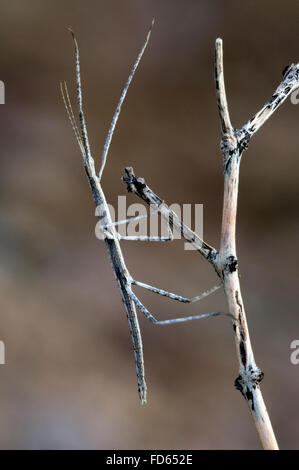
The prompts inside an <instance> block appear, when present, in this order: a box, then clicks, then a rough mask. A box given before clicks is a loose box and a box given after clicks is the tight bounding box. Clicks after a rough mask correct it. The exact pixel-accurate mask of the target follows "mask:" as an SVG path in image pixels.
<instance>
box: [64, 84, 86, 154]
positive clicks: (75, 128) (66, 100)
mask: <svg viewBox="0 0 299 470" xmlns="http://www.w3.org/2000/svg"><path fill="white" fill-rule="evenodd" d="M60 91H61V95H62V99H63V103H64V106H65V109H66V112H67V115H68V117H69V120H70V123H71V125H72V128H73V131H74V134H75V136H76V140H77V142H78V145H79V147H80V150H81V152H82V155H83V158H86V156H85V150H84V147H83V143H82V138H81V135H80V132H79V129H78V126H77V123H76V119H75V116H74V112H73V108H72V104H71V101H70V97H69V93H68V89H67V84H66V82H63V83H62V82H60Z"/></svg>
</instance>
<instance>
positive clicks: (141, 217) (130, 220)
mask: <svg viewBox="0 0 299 470" xmlns="http://www.w3.org/2000/svg"><path fill="white" fill-rule="evenodd" d="M151 215H152V214H144V215H138V216H137V217H130V218H129V219H124V220H118V221H117V222H112V223H111V224H105V225H103V229H104V230H105V229H106V228H109V227H116V226H117V225H122V224H126V223H128V222H133V221H134V220H140V219H146V218H147V217H150V216H151Z"/></svg>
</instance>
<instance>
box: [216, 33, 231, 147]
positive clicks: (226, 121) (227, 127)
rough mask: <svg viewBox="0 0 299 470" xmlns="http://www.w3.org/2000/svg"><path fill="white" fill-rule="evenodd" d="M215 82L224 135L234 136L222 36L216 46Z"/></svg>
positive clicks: (217, 40)
mask: <svg viewBox="0 0 299 470" xmlns="http://www.w3.org/2000/svg"><path fill="white" fill-rule="evenodd" d="M215 84H216V98H217V105H218V110H219V118H220V123H221V132H222V137H223V138H224V137H226V138H227V137H233V135H234V130H233V127H232V125H231V122H230V117H229V111H228V105H227V100H226V92H225V84H224V72H223V45H222V39H220V38H218V39H216V47H215Z"/></svg>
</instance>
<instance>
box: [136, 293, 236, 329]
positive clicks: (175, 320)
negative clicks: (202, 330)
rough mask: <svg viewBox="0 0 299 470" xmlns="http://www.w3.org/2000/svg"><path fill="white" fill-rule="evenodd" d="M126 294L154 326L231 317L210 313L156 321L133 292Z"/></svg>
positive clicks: (222, 313) (223, 313)
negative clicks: (221, 316)
mask: <svg viewBox="0 0 299 470" xmlns="http://www.w3.org/2000/svg"><path fill="white" fill-rule="evenodd" d="M128 294H129V295H130V297H131V299H132V300H133V301H134V302H135V304H136V307H138V308H139V310H140V311H141V312H142V313H143V314H144V315H145V317H146V318H147V319H148V320H149V321H150V322H151V323H153V324H154V325H171V324H173V323H184V322H187V321H191V320H202V319H204V318H210V317H218V316H219V315H225V316H231V314H230V313H225V312H212V313H203V314H201V315H190V316H188V317H180V318H171V319H170V320H157V319H156V318H155V317H154V316H153V315H152V314H151V313H150V312H149V311H148V310H147V308H146V307H145V306H144V305H143V304H142V303H141V302H140V300H139V299H138V297H137V296H136V295H135V294H134V292H133V291H132V290H130V289H128Z"/></svg>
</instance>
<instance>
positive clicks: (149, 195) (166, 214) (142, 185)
mask: <svg viewBox="0 0 299 470" xmlns="http://www.w3.org/2000/svg"><path fill="white" fill-rule="evenodd" d="M125 173H126V176H124V177H123V181H124V182H125V183H126V185H127V191H128V192H133V193H135V194H136V195H137V196H138V197H140V198H141V199H142V200H143V201H145V202H146V203H147V204H148V205H150V206H151V207H156V208H157V209H158V211H159V213H160V214H161V216H162V217H163V218H164V219H165V220H166V221H167V222H168V223H169V225H170V226H171V227H173V228H174V229H176V230H177V231H178V232H179V233H181V234H182V236H183V238H184V239H185V240H186V241H187V242H189V243H191V245H193V246H194V248H195V249H196V250H197V251H198V252H199V253H200V254H201V255H202V256H203V257H204V258H205V259H206V260H207V261H209V262H210V263H211V264H212V265H213V267H214V269H215V271H216V273H217V274H218V276H220V277H221V273H220V272H219V270H218V266H217V258H218V251H217V250H216V249H215V248H213V247H212V246H210V245H208V244H207V243H206V242H204V241H203V240H202V239H201V238H200V237H199V236H198V235H197V234H196V233H195V232H193V231H192V230H191V229H190V228H189V227H188V226H187V225H186V224H184V223H183V222H182V221H181V219H180V218H179V217H178V216H177V215H176V213H175V212H174V211H172V210H170V208H169V207H168V206H167V205H166V204H165V203H164V202H163V201H162V199H160V198H159V197H158V196H157V195H156V194H155V193H154V192H153V191H152V190H151V188H149V186H147V184H146V182H145V180H144V179H143V178H140V177H136V176H135V174H134V170H133V168H132V167H127V168H125Z"/></svg>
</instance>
